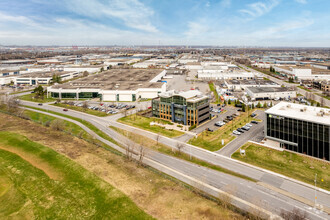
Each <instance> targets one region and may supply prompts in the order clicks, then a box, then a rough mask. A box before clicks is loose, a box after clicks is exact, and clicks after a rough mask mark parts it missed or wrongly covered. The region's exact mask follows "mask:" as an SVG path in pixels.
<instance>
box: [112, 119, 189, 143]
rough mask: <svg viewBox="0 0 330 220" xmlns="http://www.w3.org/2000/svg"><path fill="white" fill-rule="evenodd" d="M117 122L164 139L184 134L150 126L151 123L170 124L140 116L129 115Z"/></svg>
mask: <svg viewBox="0 0 330 220" xmlns="http://www.w3.org/2000/svg"><path fill="white" fill-rule="evenodd" d="M118 122H121V123H124V124H127V125H130V126H133V127H137V128H141V129H143V130H147V131H151V132H154V133H156V134H159V135H163V136H166V137H171V138H172V137H178V136H181V135H183V134H184V132H181V131H177V130H173V129H172V130H167V129H165V128H163V127H160V126H158V125H150V123H151V122H158V123H163V124H170V123H171V122H169V121H165V120H162V119H158V118H148V117H144V116H140V115H137V114H133V115H129V116H126V117H123V118H120V119H118Z"/></svg>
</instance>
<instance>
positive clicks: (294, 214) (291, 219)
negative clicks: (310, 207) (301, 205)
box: [280, 208, 308, 220]
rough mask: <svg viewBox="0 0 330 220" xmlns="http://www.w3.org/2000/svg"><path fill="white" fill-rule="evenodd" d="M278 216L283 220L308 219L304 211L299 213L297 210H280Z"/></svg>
mask: <svg viewBox="0 0 330 220" xmlns="http://www.w3.org/2000/svg"><path fill="white" fill-rule="evenodd" d="M280 216H281V217H282V218H283V219H284V220H305V219H308V214H307V212H306V211H300V210H299V209H298V208H293V210H292V211H291V212H290V211H286V210H282V211H281V214H280Z"/></svg>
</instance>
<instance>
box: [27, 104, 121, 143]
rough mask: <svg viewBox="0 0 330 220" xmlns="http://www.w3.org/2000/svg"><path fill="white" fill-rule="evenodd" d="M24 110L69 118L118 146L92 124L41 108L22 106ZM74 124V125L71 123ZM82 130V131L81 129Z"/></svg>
mask: <svg viewBox="0 0 330 220" xmlns="http://www.w3.org/2000/svg"><path fill="white" fill-rule="evenodd" d="M24 107H26V108H31V109H36V110H39V111H43V112H48V113H51V114H54V115H58V116H62V117H66V118H70V119H72V120H75V121H78V122H80V123H82V124H83V125H85V126H86V127H88V128H89V129H91V130H92V131H94V132H95V133H96V134H98V135H99V136H100V137H102V138H104V139H105V140H108V141H110V142H112V143H114V144H117V145H119V144H118V143H117V142H116V141H115V140H114V139H112V138H111V137H109V136H108V135H107V134H105V133H104V132H102V131H100V130H99V129H98V128H97V127H95V126H94V125H93V124H91V123H89V122H87V121H85V120H83V119H81V118H76V117H72V116H69V115H66V114H62V113H58V112H53V111H49V110H48V111H46V110H44V109H41V108H35V107H30V106H24ZM72 124H74V123H72ZM81 130H83V129H81Z"/></svg>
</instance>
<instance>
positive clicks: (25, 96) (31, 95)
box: [19, 93, 56, 103]
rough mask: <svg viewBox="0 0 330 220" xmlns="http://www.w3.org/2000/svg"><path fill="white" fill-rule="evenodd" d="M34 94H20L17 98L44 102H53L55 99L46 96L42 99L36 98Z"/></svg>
mask: <svg viewBox="0 0 330 220" xmlns="http://www.w3.org/2000/svg"><path fill="white" fill-rule="evenodd" d="M34 96H35V94H34V93H31V94H27V95H22V96H19V99H22V100H25V101H30V102H38V103H46V102H55V101H56V99H53V98H47V97H46V96H45V97H44V98H43V99H36V98H34Z"/></svg>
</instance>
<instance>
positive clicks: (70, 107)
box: [52, 103, 109, 117]
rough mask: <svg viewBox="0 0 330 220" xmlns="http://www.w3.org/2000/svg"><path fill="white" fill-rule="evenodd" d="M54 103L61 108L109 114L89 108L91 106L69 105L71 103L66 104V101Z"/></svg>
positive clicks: (101, 115) (91, 113) (100, 115)
mask: <svg viewBox="0 0 330 220" xmlns="http://www.w3.org/2000/svg"><path fill="white" fill-rule="evenodd" d="M52 105H53V106H57V107H61V108H67V109H72V110H75V111H79V112H84V113H86V114H90V115H95V116H98V117H105V116H109V115H108V114H107V113H105V112H102V111H97V110H92V109H89V108H83V107H79V106H74V105H69V104H65V103H56V104H52Z"/></svg>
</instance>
